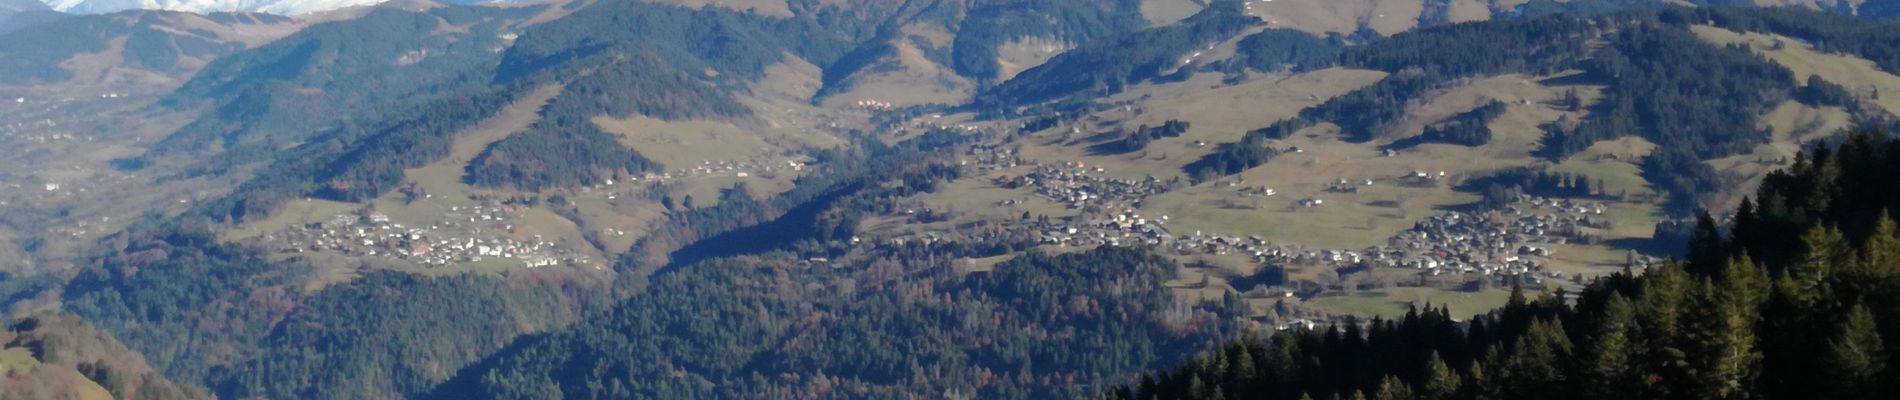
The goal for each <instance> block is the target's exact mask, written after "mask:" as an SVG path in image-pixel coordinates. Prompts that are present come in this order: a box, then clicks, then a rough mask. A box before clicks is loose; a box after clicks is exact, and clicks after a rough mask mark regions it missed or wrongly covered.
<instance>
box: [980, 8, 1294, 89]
mask: <svg viewBox="0 0 1900 400" xmlns="http://www.w3.org/2000/svg"><path fill="white" fill-rule="evenodd" d="M1259 23H1260V22H1259V19H1257V18H1254V17H1252V16H1249V15H1246V13H1245V11H1243V10H1241V2H1240V1H1233V0H1227V1H1218V2H1215V3H1213V4H1210V5H1208V7H1207V8H1206V9H1203V10H1201V12H1200V13H1198V14H1195V15H1194V16H1192V17H1188V19H1186V20H1183V21H1181V22H1179V23H1176V24H1173V25H1168V26H1164V27H1158V28H1151V29H1147V30H1142V31H1138V32H1133V33H1129V34H1125V35H1121V36H1118V37H1115V38H1114V39H1108V40H1102V41H1099V42H1094V43H1089V44H1085V45H1083V46H1081V47H1079V48H1077V49H1075V50H1070V51H1068V52H1064V53H1062V54H1061V55H1057V56H1056V57H1055V58H1052V59H1050V60H1049V62H1046V63H1043V64H1042V65H1040V66H1037V67H1035V68H1030V69H1029V70H1027V71H1023V72H1022V73H1020V74H1017V75H1016V77H1014V78H1011V79H1010V80H1009V81H1006V82H1003V83H1002V84H1001V85H997V86H996V87H995V88H992V89H991V90H988V91H986V92H984V93H982V94H981V95H978V96H977V98H976V99H975V102H976V103H977V104H978V105H979V107H985V108H1013V107H1017V106H1023V105H1029V104H1035V103H1041V102H1045V101H1050V100H1058V99H1063V98H1068V97H1072V96H1090V97H1101V96H1106V95H1110V94H1115V93H1120V92H1121V91H1122V90H1123V89H1124V88H1126V87H1127V86H1129V85H1133V84H1137V83H1141V82H1145V81H1149V80H1154V79H1159V78H1163V76H1162V75H1163V74H1164V73H1169V72H1170V71H1172V72H1173V74H1175V75H1173V76H1171V77H1169V78H1168V79H1175V80H1179V79H1184V78H1185V77H1186V76H1187V75H1189V74H1192V73H1193V70H1192V68H1189V67H1191V66H1190V65H1188V64H1187V63H1183V62H1182V61H1183V57H1187V56H1189V55H1190V54H1193V53H1195V52H1198V51H1201V50H1200V49H1203V48H1206V47H1207V46H1210V45H1213V44H1215V43H1219V42H1221V41H1223V40H1227V39H1228V38H1232V37H1233V36H1234V35H1238V34H1240V33H1241V32H1242V31H1244V30H1246V29H1247V28H1250V27H1253V26H1255V25H1258V24H1259ZM993 58H994V57H992V59H993ZM991 62H994V61H991Z"/></svg>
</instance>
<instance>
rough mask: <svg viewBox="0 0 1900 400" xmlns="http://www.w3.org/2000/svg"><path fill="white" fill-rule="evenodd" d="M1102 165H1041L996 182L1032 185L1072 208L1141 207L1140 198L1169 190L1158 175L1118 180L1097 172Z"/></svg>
mask: <svg viewBox="0 0 1900 400" xmlns="http://www.w3.org/2000/svg"><path fill="white" fill-rule="evenodd" d="M1101 172H1103V170H1102V168H1101V167H1094V168H1090V167H1089V166H1088V165H1086V164H1083V163H1080V162H1064V163H1062V164H1061V165H1059V166H1052V165H1038V166H1036V167H1035V169H1034V170H1031V171H1030V172H1029V173H1025V174H1022V175H1019V176H1005V177H998V178H996V180H995V182H994V183H995V184H996V185H997V186H999V187H1004V188H1010V189H1015V188H1023V187H1027V188H1031V189H1032V190H1033V191H1034V192H1035V193H1036V196H1040V197H1043V198H1046V199H1049V200H1050V201H1054V202H1056V203H1058V204H1063V205H1066V206H1068V207H1069V208H1070V209H1086V208H1089V207H1091V206H1094V207H1096V208H1097V209H1116V208H1134V207H1140V206H1141V201H1142V200H1143V199H1146V198H1148V196H1153V195H1157V194H1161V193H1165V192H1167V191H1168V189H1169V188H1168V185H1167V184H1166V183H1165V182H1162V181H1161V180H1160V179H1158V178H1155V177H1152V176H1151V177H1148V178H1146V179H1115V178H1109V177H1105V176H1101V175H1098V174H1100V173H1101Z"/></svg>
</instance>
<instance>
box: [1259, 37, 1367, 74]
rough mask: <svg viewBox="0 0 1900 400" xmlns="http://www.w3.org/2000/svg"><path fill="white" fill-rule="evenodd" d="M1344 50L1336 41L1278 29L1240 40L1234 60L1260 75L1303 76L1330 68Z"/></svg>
mask: <svg viewBox="0 0 1900 400" xmlns="http://www.w3.org/2000/svg"><path fill="white" fill-rule="evenodd" d="M1345 48H1346V44H1345V40H1344V39H1343V38H1340V37H1337V36H1335V37H1327V38H1321V37H1318V36H1313V34H1310V33H1306V32H1302V31H1298V30H1293V29H1281V28H1268V29H1267V30H1264V31H1260V33H1255V34H1252V35H1247V37H1246V38H1242V39H1240V45H1239V48H1237V49H1236V50H1235V51H1236V52H1237V53H1238V54H1237V58H1236V60H1237V61H1238V62H1239V63H1240V65H1242V66H1245V67H1247V68H1249V69H1253V70H1255V71H1261V72H1304V71H1307V70H1313V69H1318V68H1323V67H1326V66H1330V65H1332V63H1333V60H1334V59H1335V57H1337V56H1338V55H1339V52H1340V51H1342V50H1344V49H1345Z"/></svg>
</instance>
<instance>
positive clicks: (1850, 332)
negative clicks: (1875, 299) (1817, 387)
mask: <svg viewBox="0 0 1900 400" xmlns="http://www.w3.org/2000/svg"><path fill="white" fill-rule="evenodd" d="M1876 328H1877V327H1876V326H1875V323H1874V315H1873V313H1870V312H1868V311H1867V309H1866V308H1865V307H1861V306H1854V308H1853V309H1851V310H1850V311H1848V313H1847V316H1846V319H1845V320H1843V321H1841V323H1840V328H1839V329H1838V330H1837V331H1838V333H1836V334H1835V336H1834V339H1833V340H1830V341H1829V342H1828V350H1827V354H1826V357H1825V362H1824V363H1823V364H1822V365H1823V368H1825V369H1826V372H1827V375H1828V376H1831V377H1834V380H1835V385H1833V388H1834V389H1835V398H1840V399H1873V398H1878V397H1875V396H1873V393H1874V392H1875V391H1876V390H1877V389H1878V388H1880V386H1881V384H1882V382H1880V381H1879V379H1881V377H1882V376H1883V375H1884V374H1886V369H1887V364H1886V362H1887V360H1886V357H1887V356H1886V348H1885V344H1884V343H1882V340H1881V339H1880V334H1879V332H1878V331H1877V330H1876Z"/></svg>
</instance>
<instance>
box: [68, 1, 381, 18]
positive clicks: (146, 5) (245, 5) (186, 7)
mask: <svg viewBox="0 0 1900 400" xmlns="http://www.w3.org/2000/svg"><path fill="white" fill-rule="evenodd" d="M42 1H44V2H46V6H47V7H52V8H53V9H54V10H59V11H61V12H68V13H74V14H103V13H109V12H117V11H125V10H138V9H143V10H169V11H185V12H195V13H210V12H219V11H244V12H261V13H271V14H280V15H297V14H308V13H313V12H321V11H330V10H335V9H339V8H347V7H356V6H368V5H376V4H380V3H383V2H385V1H388V0H42Z"/></svg>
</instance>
